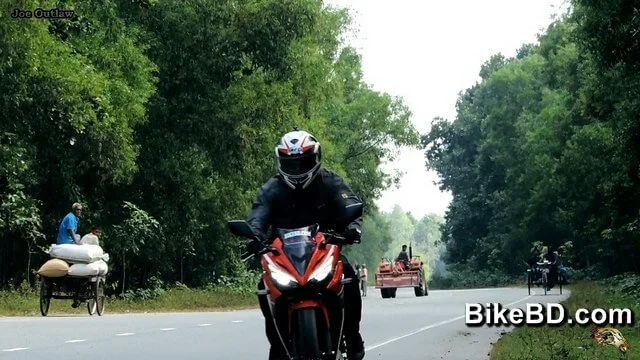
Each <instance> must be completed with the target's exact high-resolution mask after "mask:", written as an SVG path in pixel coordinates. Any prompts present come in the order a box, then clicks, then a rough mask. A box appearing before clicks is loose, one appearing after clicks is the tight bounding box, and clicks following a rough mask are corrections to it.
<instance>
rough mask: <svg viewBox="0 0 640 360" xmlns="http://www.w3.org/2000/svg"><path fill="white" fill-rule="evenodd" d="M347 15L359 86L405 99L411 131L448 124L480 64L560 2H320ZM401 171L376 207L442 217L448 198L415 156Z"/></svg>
mask: <svg viewBox="0 0 640 360" xmlns="http://www.w3.org/2000/svg"><path fill="white" fill-rule="evenodd" d="M325 3H326V4H328V5H332V6H339V7H346V8H349V9H350V10H351V14H352V17H353V19H354V24H353V25H352V26H353V27H354V30H355V32H354V33H353V35H352V36H351V40H350V43H351V45H352V46H354V47H355V48H357V49H358V51H359V53H360V54H361V55H362V67H363V73H364V79H365V81H366V82H367V83H368V84H369V85H371V86H372V87H373V89H374V90H377V91H382V92H387V93H389V94H391V95H397V96H401V97H403V98H404V100H405V103H406V104H407V105H408V106H409V108H410V109H411V112H412V113H413V117H412V121H413V123H414V124H415V126H416V128H417V129H418V131H420V132H421V133H425V132H427V131H428V130H429V126H430V123H431V120H432V119H433V118H434V117H437V116H441V117H444V118H447V119H449V120H453V119H455V114H456V113H455V102H456V99H457V97H458V93H459V92H461V91H464V90H465V89H466V88H469V87H471V86H472V85H473V84H475V83H476V81H478V80H479V76H478V73H479V71H480V66H481V65H482V64H483V63H484V62H485V61H486V60H487V59H489V57H490V56H491V55H493V54H495V53H498V52H500V53H502V54H503V55H505V56H513V55H515V52H516V50H517V49H518V48H520V47H521V45H522V44H524V43H530V42H536V39H537V38H536V35H537V34H539V33H541V32H542V31H543V30H544V29H546V27H547V26H548V25H549V24H550V23H551V21H552V19H551V16H552V15H553V14H556V13H558V12H559V9H560V8H561V6H563V4H565V2H564V1H563V0H483V1H477V0H443V1H424V0H393V1H391V0H384V1H383V0H326V1H325ZM388 166H391V165H388V164H387V165H385V168H394V167H395V168H399V169H400V170H401V171H403V172H405V175H404V176H403V178H402V182H401V184H400V188H399V189H391V190H388V191H387V192H385V193H384V195H383V196H382V197H381V199H380V200H379V201H378V202H377V203H378V205H379V206H380V208H381V209H382V210H383V211H389V210H391V209H392V208H393V206H394V205H396V204H398V205H400V206H401V207H402V208H403V209H404V210H406V211H410V212H411V213H412V214H413V215H414V216H415V217H418V218H420V217H422V216H424V215H425V214H427V213H430V212H433V213H437V214H441V215H444V213H445V211H446V209H447V206H448V204H449V202H450V200H451V195H450V194H448V193H443V192H440V190H439V189H438V187H437V186H436V185H434V184H433V182H434V181H437V179H438V176H437V174H435V173H434V172H431V171H429V172H428V171H427V170H426V168H425V161H424V156H423V154H422V152H420V151H405V152H403V154H402V157H401V159H399V160H398V161H396V162H395V163H394V164H393V166H391V167H388Z"/></svg>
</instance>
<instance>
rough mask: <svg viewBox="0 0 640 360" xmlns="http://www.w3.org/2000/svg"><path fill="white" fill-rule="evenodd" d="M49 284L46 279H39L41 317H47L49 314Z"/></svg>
mask: <svg viewBox="0 0 640 360" xmlns="http://www.w3.org/2000/svg"><path fill="white" fill-rule="evenodd" d="M50 290H51V283H50V282H49V280H47V278H45V277H42V278H40V313H41V314H42V316H47V314H48V313H49V306H51V294H50Z"/></svg>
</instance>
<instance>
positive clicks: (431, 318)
mask: <svg viewBox="0 0 640 360" xmlns="http://www.w3.org/2000/svg"><path fill="white" fill-rule="evenodd" d="M536 292H537V294H534V293H533V292H532V295H531V296H528V295H527V289H526V288H519V289H514V288H501V289H473V290H454V291H452V290H442V291H436V290H434V291H431V292H430V293H429V296H426V297H421V298H417V297H415V296H414V294H413V290H412V289H399V290H398V292H397V297H396V298H395V299H382V298H381V297H380V292H379V291H376V290H375V289H373V288H370V289H369V292H368V295H369V296H367V297H364V298H363V317H362V322H361V332H362V335H363V338H364V341H365V347H366V349H367V354H366V356H365V359H403V360H424V359H474V360H475V359H487V358H488V356H487V354H488V352H489V350H490V348H491V343H492V342H495V341H496V340H497V339H498V338H499V337H500V333H501V332H503V331H509V330H510V329H509V328H506V329H505V328H502V327H500V328H496V327H487V326H483V327H468V326H466V325H465V304H466V303H482V304H485V303H494V302H499V303H501V304H502V305H503V306H505V307H509V308H516V307H518V308H524V306H525V305H526V303H547V302H559V301H560V300H562V299H564V298H566V297H567V295H568V294H569V291H568V290H564V291H563V293H564V295H562V296H560V295H559V293H558V290H557V289H553V290H552V291H551V292H550V293H549V295H546V296H545V295H540V292H541V289H539V288H538V289H536ZM54 301H56V300H54ZM58 301H60V300H58ZM106 306H107V307H106V310H105V315H104V316H102V317H98V316H97V315H96V316H93V317H89V316H88V315H78V316H68V315H67V316H56V315H55V314H51V313H50V314H49V316H48V317H0V359H16V360H17V359H91V360H101V359H105V360H106V359H109V360H111V359H154V360H161V359H216V360H218V359H220V360H222V359H234V360H235V359H251V360H254V359H267V352H268V344H267V340H266V338H265V336H264V330H263V329H264V322H263V318H262V315H261V313H260V312H259V310H245V311H231V312H208V313H164V314H109V312H108V311H109V308H108V303H107V305H106Z"/></svg>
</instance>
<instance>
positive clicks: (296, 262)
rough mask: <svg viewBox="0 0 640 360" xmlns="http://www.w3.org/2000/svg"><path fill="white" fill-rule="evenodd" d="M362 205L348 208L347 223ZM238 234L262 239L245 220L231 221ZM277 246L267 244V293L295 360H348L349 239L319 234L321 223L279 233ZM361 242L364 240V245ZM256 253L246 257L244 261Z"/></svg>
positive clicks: (262, 253)
mask: <svg viewBox="0 0 640 360" xmlns="http://www.w3.org/2000/svg"><path fill="white" fill-rule="evenodd" d="M362 210H363V209H362V204H354V205H350V206H347V207H346V208H345V211H346V214H345V215H346V219H347V220H349V221H353V220H355V219H357V218H359V217H361V216H362ZM229 229H230V230H231V232H232V233H233V234H234V235H237V236H241V237H245V238H249V239H253V240H257V241H260V240H259V238H258V237H257V236H256V235H255V234H256V232H255V231H254V230H253V228H252V227H251V225H249V223H247V222H246V221H244V220H234V221H229ZM275 236H276V238H275V240H274V241H273V243H272V244H271V245H268V244H264V243H261V244H262V245H264V249H262V250H260V251H259V252H258V253H257V254H256V255H258V256H261V263H262V268H263V281H264V284H265V290H264V291H259V292H258V296H266V297H267V299H268V303H269V308H270V310H271V315H272V317H271V319H272V320H273V322H274V324H275V327H276V329H277V331H278V335H279V338H280V340H281V341H282V344H283V345H284V348H285V349H286V351H287V355H288V356H289V358H290V359H292V360H309V359H311V360H328V359H332V360H336V359H348V350H349V349H348V348H347V345H346V342H345V339H344V334H343V325H344V285H345V284H348V283H350V282H351V279H345V278H344V274H343V271H342V270H343V268H342V266H343V265H342V261H340V250H341V247H342V245H344V237H342V236H340V235H338V234H336V233H335V232H333V231H324V232H321V231H319V228H318V224H314V225H310V226H305V227H301V228H298V229H276V232H275ZM358 242H359V241H358ZM253 255H254V254H248V253H245V254H243V256H242V257H243V261H246V260H248V259H249V258H251V257H253Z"/></svg>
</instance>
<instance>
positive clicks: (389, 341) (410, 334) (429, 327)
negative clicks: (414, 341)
mask: <svg viewBox="0 0 640 360" xmlns="http://www.w3.org/2000/svg"><path fill="white" fill-rule="evenodd" d="M532 293H533V295H535V291H532ZM533 295H529V296H525V297H523V298H522V299H520V300H517V301H514V302H512V303H509V304H507V305H505V307H507V306H511V305H514V304H517V303H519V302H522V301H525V300H527V299H528V298H530V297H531V296H533ZM464 317H465V315H461V316H456V317H454V318H452V319H448V320H444V321H440V322H439V323H435V324H431V325H428V326H425V327H421V328H420V329H418V330H415V331H412V332H410V333H408V334H404V335H400V336H396V337H394V338H391V339H388V340H385V341H383V342H381V343H378V344H375V345H372V346H369V347H368V348H365V351H371V350H373V349H375V348H379V347H381V346H385V345H387V344H391V343H392V342H396V341H398V340H402V339H404V338H407V337H409V336H413V335H415V334H419V333H421V332H423V331H427V330H429V329H433V328H436V327H439V326H442V325H446V324H449V323H452V322H454V321H458V320H461V319H464Z"/></svg>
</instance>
